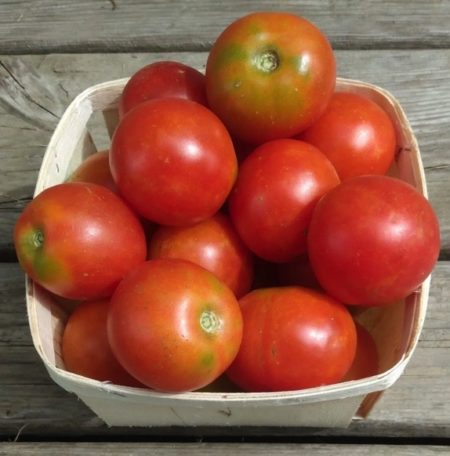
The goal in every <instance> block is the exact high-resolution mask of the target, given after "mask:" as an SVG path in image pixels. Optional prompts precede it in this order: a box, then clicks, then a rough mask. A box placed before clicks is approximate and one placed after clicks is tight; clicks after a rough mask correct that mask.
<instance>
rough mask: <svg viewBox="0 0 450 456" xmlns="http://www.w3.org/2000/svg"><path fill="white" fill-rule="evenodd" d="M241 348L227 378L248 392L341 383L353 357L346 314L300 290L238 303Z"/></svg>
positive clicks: (257, 293)
mask: <svg viewBox="0 0 450 456" xmlns="http://www.w3.org/2000/svg"><path fill="white" fill-rule="evenodd" d="M239 304H240V305H241V309H242V314H243V318H244V333H243V337H242V343H241V347H240V349H239V352H238V354H237V356H236V358H235V360H234V361H233V363H232V365H231V366H230V368H229V369H228V370H227V375H228V376H229V377H230V379H231V380H232V381H233V382H235V383H236V384H237V385H239V386H240V387H241V388H242V389H244V390H247V391H288V390H296V389H303V388H311V387H315V386H320V385H328V384H332V383H336V382H339V381H340V380H341V379H342V378H343V376H344V375H345V374H346V372H347V371H348V369H349V368H350V366H351V364H352V362H353V359H354V356H355V351H356V329H355V324H354V322H353V319H352V317H351V315H350V313H349V311H348V310H347V308H346V307H345V306H344V305H342V304H340V303H339V302H337V301H335V300H334V299H332V298H330V297H329V296H327V295H325V294H322V293H319V292H317V291H313V290H309V289H307V288H301V287H278V288H265V289H258V290H254V291H251V292H250V293H249V294H247V295H246V296H244V297H243V298H241V300H240V301H239Z"/></svg>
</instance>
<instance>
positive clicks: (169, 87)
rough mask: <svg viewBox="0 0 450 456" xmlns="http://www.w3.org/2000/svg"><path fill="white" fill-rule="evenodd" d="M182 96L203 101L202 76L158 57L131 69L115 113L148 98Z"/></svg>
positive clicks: (126, 109)
mask: <svg viewBox="0 0 450 456" xmlns="http://www.w3.org/2000/svg"><path fill="white" fill-rule="evenodd" d="M167 97H173V98H184V99H186V100H193V101H196V102H198V103H200V104H203V105H206V104H207V102H206V92H205V76H204V75H203V74H202V73H200V71H197V70H196V69H195V68H192V67H190V66H187V65H184V64H183V63H179V62H171V61H161V62H154V63H150V64H149V65H146V66H145V67H143V68H141V69H140V70H138V71H137V72H136V73H134V74H133V75H132V76H131V78H130V79H129V81H128V82H127V84H126V85H125V87H124V89H123V92H122V95H121V97H120V101H119V115H120V116H121V117H123V116H124V115H125V114H126V113H127V112H128V111H129V110H130V109H132V108H134V107H135V106H136V105H138V104H139V103H142V102H143V101H146V100H150V99H152V98H167Z"/></svg>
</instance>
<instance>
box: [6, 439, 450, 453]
mask: <svg viewBox="0 0 450 456" xmlns="http://www.w3.org/2000/svg"><path fill="white" fill-rule="evenodd" d="M352 452H354V453H352ZM418 452H420V455H421V456H434V455H438V454H447V453H448V448H446V447H444V446H438V445H421V446H420V448H419V447H417V446H415V445H377V446H368V445H337V444H299V443H294V444H292V443H291V444H286V443H278V444H274V443H272V444H267V443H233V444H230V443H212V442H200V443H188V442H183V443H164V442H163V443H153V442H152V443H149V442H144V443H143V442H141V443H117V442H114V443H111V442H97V443H91V442H89V443H79V442H77V443H72V442H71V443H57V442H55V443H47V442H43V443H40V442H39V443H36V442H33V443H19V442H16V443H3V444H0V456H3V455H5V456H6V455H8V456H15V455H17V456H27V455H46V456H54V455H55V456H56V455H57V456H60V455H62V454H64V455H72V454H82V455H84V456H89V455H95V456H110V455H111V456H114V455H124V454H126V455H135V456H140V455H142V456H147V455H149V454H151V455H152V456H179V455H195V456H207V455H213V454H214V455H217V454H220V455H223V456H241V455H249V456H253V455H254V456H259V455H262V456H264V455H273V454H277V455H279V456H293V455H296V456H297V455H299V454H314V455H318V456H320V455H330V454H333V455H334V456H346V455H348V454H357V455H359V456H374V455H387V454H395V455H396V456H415V455H417V454H418Z"/></svg>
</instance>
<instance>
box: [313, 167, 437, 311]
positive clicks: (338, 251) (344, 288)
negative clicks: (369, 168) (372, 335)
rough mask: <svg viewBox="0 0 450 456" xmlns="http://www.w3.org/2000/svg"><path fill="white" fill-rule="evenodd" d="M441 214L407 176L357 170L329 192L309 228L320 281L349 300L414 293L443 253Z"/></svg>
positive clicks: (375, 301)
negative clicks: (368, 174) (409, 182)
mask: <svg viewBox="0 0 450 456" xmlns="http://www.w3.org/2000/svg"><path fill="white" fill-rule="evenodd" d="M439 247H440V233H439V222H438V219H437V217H436V215H435V213H434V211H433V208H432V207H431V205H430V203H429V202H428V201H427V199H426V198H425V197H424V196H422V195H421V194H420V193H419V192H418V191H417V190H416V189H415V188H414V187H412V186H411V185H409V184H407V183H406V182H404V181H401V180H399V179H396V178H393V177H387V176H374V175H372V176H367V175H366V176H357V177H353V178H352V179H348V180H346V181H344V182H342V183H341V184H340V185H338V186H337V187H335V188H333V189H332V190H330V191H329V192H328V193H327V194H326V195H325V196H323V197H322V198H321V200H320V201H319V203H318V204H317V205H316V207H315V209H314V213H313V215H312V219H311V223H310V226H309V230H308V256H309V259H310V262H311V266H312V268H313V270H314V273H315V275H316V277H317V280H318V281H319V283H320V285H321V286H322V288H323V289H324V290H326V292H327V293H328V294H330V295H331V296H333V297H335V298H336V299H338V300H340V301H342V302H344V303H346V304H354V305H362V306H376V305H387V304H390V303H392V302H395V301H397V300H400V299H403V298H405V297H406V296H408V295H409V294H410V293H412V292H413V291H414V290H415V289H416V288H417V287H418V286H419V285H420V284H421V283H422V282H423V281H424V280H425V279H426V277H427V276H428V275H429V274H430V273H431V271H432V269H433V267H434V265H435V263H436V261H437V259H438V255H439Z"/></svg>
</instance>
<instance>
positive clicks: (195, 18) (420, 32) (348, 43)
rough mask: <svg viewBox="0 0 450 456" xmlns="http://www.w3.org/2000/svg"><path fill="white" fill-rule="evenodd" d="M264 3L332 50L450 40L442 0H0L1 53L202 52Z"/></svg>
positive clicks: (449, 9)
mask: <svg viewBox="0 0 450 456" xmlns="http://www.w3.org/2000/svg"><path fill="white" fill-rule="evenodd" d="M263 10H278V11H279V10H283V11H290V12H293V13H296V14H299V15H302V16H304V17H306V18H308V19H309V20H310V21H312V22H314V23H315V24H316V25H317V26H319V27H320V28H321V29H322V30H323V31H324V32H326V34H327V35H328V37H329V39H330V41H331V42H332V44H333V46H334V47H335V49H375V48H379V49H380V48H385V49H387V48H389V49H392V48H408V49H410V48H424V47H429V48H433V47H434V48H436V47H440V48H445V47H448V46H449V44H450V29H449V27H448V26H447V25H448V23H449V22H450V3H449V2H446V1H429V2H424V1H423V0H412V1H408V2H405V1H403V0H389V1H385V0H346V1H343V0H324V1H320V2H319V1H316V0H303V1H302V2H298V1H296V0H285V1H283V2H273V1H270V0H248V1H244V0H237V1H233V2H216V1H214V0H196V1H192V0H191V1H185V0H174V1H171V2H166V1H163V0H158V1H152V2H142V1H138V0H126V1H125V0H115V1H112V0H99V1H96V2H92V1H89V0H79V1H77V2H73V1H71V0H60V1H59V2H55V1H52V0H40V1H32V0H29V1H20V0H16V1H14V2H0V17H1V18H2V20H1V22H0V53H1V54H7V53H12V54H20V53H25V54H28V53H40V54H43V53H50V52H137V51H145V52H150V51H167V50H172V51H186V50H187V51H199V50H203V51H204V50H208V49H209V47H210V46H211V44H212V43H213V42H214V40H215V39H216V37H217V36H218V35H219V33H221V31H222V30H223V29H224V28H225V27H226V26H227V25H228V24H229V23H231V22H232V21H233V20H235V19H237V18H238V17H240V16H242V15H244V14H247V13H249V12H252V11H263Z"/></svg>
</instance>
